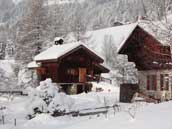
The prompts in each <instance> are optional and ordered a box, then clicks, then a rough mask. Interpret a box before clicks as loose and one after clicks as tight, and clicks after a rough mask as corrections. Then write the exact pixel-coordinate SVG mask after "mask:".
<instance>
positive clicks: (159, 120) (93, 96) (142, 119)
mask: <svg viewBox="0 0 172 129" xmlns="http://www.w3.org/2000/svg"><path fill="white" fill-rule="evenodd" d="M111 90H112V88H111ZM118 95H119V90H118V88H113V90H112V91H109V90H107V91H106V90H105V91H104V92H91V93H88V94H86V93H82V94H79V95H72V96H71V97H72V98H74V99H75V102H76V103H75V108H77V109H78V110H81V109H85V108H95V107H99V106H102V105H103V100H104V98H106V99H107V100H108V104H109V105H110V104H114V103H117V101H118ZM28 101H29V98H28V97H27V96H25V97H21V96H16V97H13V98H12V97H11V98H10V97H9V96H8V95H3V96H1V97H0V105H1V106H6V107H7V109H6V110H5V112H4V114H5V125H3V124H2V121H1V123H0V129H114V128H116V129H138V128H139V129H171V128H172V123H171V121H172V117H171V114H172V110H171V108H172V102H171V101H169V102H164V103H161V104H145V103H144V104H143V103H142V104H141V103H138V104H122V103H119V105H121V111H120V112H116V114H115V116H114V112H113V110H109V112H108V116H107V118H106V117H105V115H104V114H101V115H100V116H99V117H98V116H97V115H95V116H84V117H71V116H63V117H56V118H54V117H51V116H50V115H48V114H41V115H37V116H36V117H35V118H33V119H32V120H27V119H26V114H27V106H28ZM133 106H137V107H136V108H131V107H133ZM128 109H131V110H130V113H131V114H132V115H133V114H134V113H135V118H134V119H133V118H132V117H131V115H129V112H128V111H129V110H128ZM1 114H2V112H1ZM0 118H1V116H0ZM15 118H16V119H17V126H16V127H15V126H14V119H15Z"/></svg>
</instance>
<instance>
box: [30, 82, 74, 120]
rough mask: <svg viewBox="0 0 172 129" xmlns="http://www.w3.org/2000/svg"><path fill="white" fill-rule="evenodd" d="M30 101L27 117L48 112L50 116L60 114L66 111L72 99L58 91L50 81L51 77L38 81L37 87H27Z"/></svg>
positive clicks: (70, 105)
mask: <svg viewBox="0 0 172 129" xmlns="http://www.w3.org/2000/svg"><path fill="white" fill-rule="evenodd" d="M27 90H28V91H29V96H30V101H29V104H28V105H27V106H28V109H29V114H28V118H33V117H34V116H35V115H36V114H40V113H50V114H51V115H52V116H58V115H62V114H63V113H65V112H68V111H69V110H70V109H71V108H72V105H73V104H74V100H73V99H72V98H71V97H70V96H68V95H66V94H65V93H60V92H59V89H58V86H57V85H56V84H54V83H52V81H51V79H46V80H45V81H42V82H40V85H39V86H38V87H37V88H28V89H27Z"/></svg>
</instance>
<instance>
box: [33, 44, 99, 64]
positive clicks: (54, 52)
mask: <svg viewBox="0 0 172 129" xmlns="http://www.w3.org/2000/svg"><path fill="white" fill-rule="evenodd" d="M79 46H84V47H86V48H87V49H89V50H90V51H92V52H93V53H94V54H95V55H97V56H98V54H96V52H94V51H93V50H91V49H90V48H88V47H87V46H86V45H85V44H83V43H81V42H75V43H67V44H63V45H53V46H52V47H50V48H48V49H47V50H45V51H43V52H41V53H40V54H38V55H37V56H35V58H34V60H35V61H43V60H53V59H58V58H59V57H61V56H63V55H65V54H66V53H68V52H70V51H71V50H73V49H74V48H77V47H79ZM100 58H101V57H100Z"/></svg>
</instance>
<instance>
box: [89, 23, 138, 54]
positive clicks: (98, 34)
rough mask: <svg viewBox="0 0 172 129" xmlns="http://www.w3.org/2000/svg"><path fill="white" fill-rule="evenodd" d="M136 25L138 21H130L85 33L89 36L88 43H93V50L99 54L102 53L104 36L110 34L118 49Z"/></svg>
mask: <svg viewBox="0 0 172 129" xmlns="http://www.w3.org/2000/svg"><path fill="white" fill-rule="evenodd" d="M137 26H138V23H132V24H127V25H121V26H116V27H110V28H105V29H100V30H96V31H90V32H88V33H87V34H86V35H87V36H88V37H89V36H90V37H91V38H90V40H89V42H90V44H94V48H95V51H97V52H98V53H99V54H102V53H103V52H102V46H103V43H104V40H105V36H112V38H113V43H114V44H115V46H116V47H117V50H118V51H119V49H120V48H121V47H122V45H123V44H124V43H125V42H126V40H127V39H128V38H129V36H130V35H131V33H132V32H133V31H134V29H135V28H136V27H137Z"/></svg>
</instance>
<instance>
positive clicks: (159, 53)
mask: <svg viewBox="0 0 172 129" xmlns="http://www.w3.org/2000/svg"><path fill="white" fill-rule="evenodd" d="M119 54H125V55H127V56H128V61H130V62H134V63H135V65H136V68H137V69H138V82H139V83H138V86H139V92H140V93H143V94H145V95H147V96H149V97H151V98H155V99H157V100H165V99H166V100H167V99H168V100H169V99H172V86H171V84H172V78H170V77H171V76H172V58H171V48H170V46H164V45H162V44H161V43H160V42H159V41H158V40H156V39H155V38H154V37H153V36H152V35H150V34H149V33H148V32H146V31H145V30H144V29H142V28H141V27H140V26H136V28H135V29H134V30H133V31H132V33H131V34H130V36H129V37H128V39H127V40H126V42H125V43H124V44H123V45H122V47H121V48H120V50H119Z"/></svg>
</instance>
